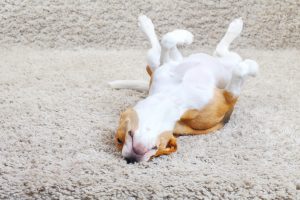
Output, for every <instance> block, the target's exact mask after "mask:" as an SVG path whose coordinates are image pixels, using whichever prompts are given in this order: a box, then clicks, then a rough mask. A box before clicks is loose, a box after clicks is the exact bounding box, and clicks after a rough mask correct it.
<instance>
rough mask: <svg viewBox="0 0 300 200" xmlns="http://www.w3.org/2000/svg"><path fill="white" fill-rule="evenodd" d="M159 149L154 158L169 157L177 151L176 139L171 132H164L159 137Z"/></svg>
mask: <svg viewBox="0 0 300 200" xmlns="http://www.w3.org/2000/svg"><path fill="white" fill-rule="evenodd" d="M159 140H160V141H159V147H158V150H157V152H156V154H155V156H156V157H157V156H160V155H169V154H171V153H174V152H175V151H176V150H177V142H176V138H175V137H174V136H173V133H172V132H164V133H162V134H161V135H160V139H159Z"/></svg>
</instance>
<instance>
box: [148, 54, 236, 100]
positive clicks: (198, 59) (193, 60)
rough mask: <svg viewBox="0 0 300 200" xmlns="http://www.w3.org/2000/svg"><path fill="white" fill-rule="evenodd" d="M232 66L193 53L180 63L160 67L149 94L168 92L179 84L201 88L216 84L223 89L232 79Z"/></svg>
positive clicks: (155, 73) (216, 59)
mask: <svg viewBox="0 0 300 200" xmlns="http://www.w3.org/2000/svg"><path fill="white" fill-rule="evenodd" d="M231 68H232V66H228V65H227V66H226V65H223V64H222V63H221V62H220V60H219V59H218V58H215V57H212V56H209V55H207V54H193V55H191V56H189V57H188V58H185V59H184V60H183V61H182V62H180V63H178V62H169V63H167V64H165V65H163V66H161V67H160V68H158V69H157V70H156V71H155V72H154V74H153V77H152V84H151V88H150V91H149V94H150V95H152V94H155V93H159V92H168V91H170V90H172V88H173V89H175V88H176V87H178V86H179V85H185V86H188V87H189V88H191V87H195V88H197V87H198V88H199V87H210V85H211V84H214V86H215V87H218V88H221V89H222V88H224V87H225V86H226V85H227V83H228V81H229V80H230V79H231V74H232V73H231ZM211 89H213V88H211Z"/></svg>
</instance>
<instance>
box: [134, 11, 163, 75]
mask: <svg viewBox="0 0 300 200" xmlns="http://www.w3.org/2000/svg"><path fill="white" fill-rule="evenodd" d="M138 25H139V27H140V29H141V30H142V31H143V32H144V33H145V34H146V36H147V38H148V40H149V41H150V43H151V49H149V50H148V52H147V62H148V66H149V67H150V69H151V72H154V71H155V69H156V68H158V67H159V66H160V54H161V46H160V43H159V40H158V38H157V36H156V33H155V30H154V25H153V23H152V21H151V19H149V18H148V17H146V16H145V15H141V16H139V23H138ZM148 70H149V69H147V71H148ZM148 73H149V72H148Z"/></svg>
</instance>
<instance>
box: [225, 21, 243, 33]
mask: <svg viewBox="0 0 300 200" xmlns="http://www.w3.org/2000/svg"><path fill="white" fill-rule="evenodd" d="M242 30H243V20H242V18H237V19H235V20H233V21H232V22H231V23H230V25H229V27H228V31H227V32H228V33H232V34H234V35H235V36H238V35H240V34H241V32H242Z"/></svg>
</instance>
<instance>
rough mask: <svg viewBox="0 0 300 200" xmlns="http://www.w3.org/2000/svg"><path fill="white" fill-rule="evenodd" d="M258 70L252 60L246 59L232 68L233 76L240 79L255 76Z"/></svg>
mask: <svg viewBox="0 0 300 200" xmlns="http://www.w3.org/2000/svg"><path fill="white" fill-rule="evenodd" d="M258 68H259V67H258V64H257V63H256V62H255V61H254V60H250V59H246V60H244V61H243V62H241V63H239V64H238V65H237V66H236V67H235V68H234V70H233V74H234V75H235V76H238V77H242V78H243V77H245V76H256V75H257V73H258Z"/></svg>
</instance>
